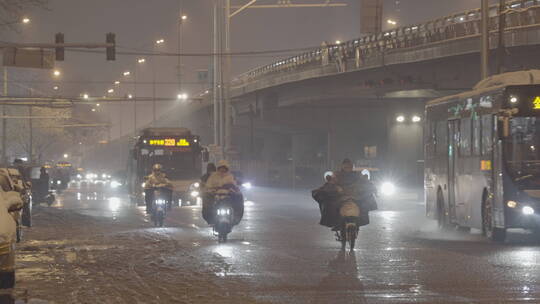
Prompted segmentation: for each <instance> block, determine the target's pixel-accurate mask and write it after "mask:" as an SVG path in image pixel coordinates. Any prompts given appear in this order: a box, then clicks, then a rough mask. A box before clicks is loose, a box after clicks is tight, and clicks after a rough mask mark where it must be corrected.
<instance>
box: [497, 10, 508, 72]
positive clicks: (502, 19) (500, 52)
mask: <svg viewBox="0 0 540 304" xmlns="http://www.w3.org/2000/svg"><path fill="white" fill-rule="evenodd" d="M505 29H506V0H499V45H498V47H497V74H501V73H502V72H503V69H504V57H505V53H506V49H505V41H504V30H505Z"/></svg>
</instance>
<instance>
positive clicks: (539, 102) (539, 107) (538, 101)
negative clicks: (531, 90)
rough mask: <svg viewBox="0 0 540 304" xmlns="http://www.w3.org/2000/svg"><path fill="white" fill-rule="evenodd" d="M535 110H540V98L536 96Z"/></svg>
mask: <svg viewBox="0 0 540 304" xmlns="http://www.w3.org/2000/svg"><path fill="white" fill-rule="evenodd" d="M533 109H535V110H540V96H536V98H535V99H534V101H533Z"/></svg>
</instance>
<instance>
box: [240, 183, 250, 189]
mask: <svg viewBox="0 0 540 304" xmlns="http://www.w3.org/2000/svg"><path fill="white" fill-rule="evenodd" d="M242 187H244V188H246V189H251V187H252V185H251V183H250V182H247V183H243V184H242Z"/></svg>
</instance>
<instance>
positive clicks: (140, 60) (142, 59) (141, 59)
mask: <svg viewBox="0 0 540 304" xmlns="http://www.w3.org/2000/svg"><path fill="white" fill-rule="evenodd" d="M137 62H138V63H145V62H146V59H144V58H139V59H137Z"/></svg>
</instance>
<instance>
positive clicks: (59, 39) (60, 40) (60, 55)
mask: <svg viewBox="0 0 540 304" xmlns="http://www.w3.org/2000/svg"><path fill="white" fill-rule="evenodd" d="M54 41H55V43H56V44H57V45H58V44H64V34H63V33H57V34H56V35H55V37H54ZM55 55H56V61H64V47H63V46H62V47H58V46H57V47H56V48H55Z"/></svg>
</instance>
